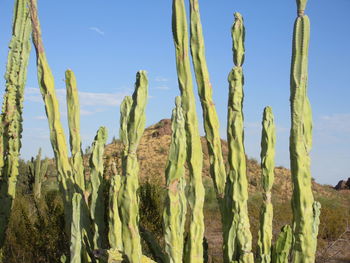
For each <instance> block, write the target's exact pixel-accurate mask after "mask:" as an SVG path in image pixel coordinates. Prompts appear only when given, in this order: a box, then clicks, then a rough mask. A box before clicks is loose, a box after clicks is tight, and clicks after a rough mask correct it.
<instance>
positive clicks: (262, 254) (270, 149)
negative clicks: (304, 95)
mask: <svg viewBox="0 0 350 263" xmlns="http://www.w3.org/2000/svg"><path fill="white" fill-rule="evenodd" d="M262 126H263V129H262V136H261V154H260V157H261V170H262V186H263V190H264V192H263V205H262V208H261V214H260V230H259V238H258V259H259V262H262V263H270V262H271V241H272V218H273V206H272V202H271V189H272V185H273V181H274V177H275V174H274V168H275V143H276V131H275V124H274V118H273V113H272V109H271V107H266V108H265V109H264V114H263V122H262Z"/></svg>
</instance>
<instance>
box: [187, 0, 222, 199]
mask: <svg viewBox="0 0 350 263" xmlns="http://www.w3.org/2000/svg"><path fill="white" fill-rule="evenodd" d="M190 7H191V12H190V13H191V54H192V62H193V67H194V72H195V75H196V81H197V87H198V95H199V98H200V101H201V105H202V109H203V120H204V131H205V138H206V140H207V145H208V153H209V160H210V161H209V163H210V174H211V177H212V178H213V181H214V186H215V190H216V194H217V198H218V200H219V202H220V205H221V203H222V199H223V197H224V192H225V183H226V170H225V165H224V159H223V157H222V150H221V138H220V124H219V118H218V114H217V112H216V108H215V104H214V102H213V95H212V94H213V90H212V86H211V83H210V77H209V71H208V67H207V61H206V58H205V46H204V38H203V30H202V24H201V18H200V13H199V3H198V0H190Z"/></svg>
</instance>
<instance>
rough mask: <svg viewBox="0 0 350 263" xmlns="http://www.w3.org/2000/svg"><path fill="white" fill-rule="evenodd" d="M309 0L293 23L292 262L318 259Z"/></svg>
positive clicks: (300, 6)
mask: <svg viewBox="0 0 350 263" xmlns="http://www.w3.org/2000/svg"><path fill="white" fill-rule="evenodd" d="M306 3H307V1H306V0H297V7H298V17H297V18H296V21H295V24H294V33H293V54H292V65H291V84H290V85H291V88H290V91H291V96H290V102H291V122H292V127H291V131H290V147H289V148H290V161H291V172H292V179H293V185H294V187H293V196H292V208H293V232H294V242H293V262H295V263H299V262H303V263H307V262H310V263H311V262H314V261H315V243H316V240H317V239H316V236H315V235H314V232H313V224H314V213H313V203H314V197H313V194H312V188H311V172H310V155H309V153H310V150H311V146H312V114H311V107H310V102H309V99H308V96H307V77H308V49H309V38H310V21H309V18H308V17H307V16H306V15H304V10H305V7H306Z"/></svg>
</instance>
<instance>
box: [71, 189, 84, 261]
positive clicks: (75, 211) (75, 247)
mask: <svg viewBox="0 0 350 263" xmlns="http://www.w3.org/2000/svg"><path fill="white" fill-rule="evenodd" d="M81 203H82V197H81V194H80V193H74V194H73V199H72V222H71V243H70V263H81V262H82V261H81V251H82V250H81V249H82V230H81Z"/></svg>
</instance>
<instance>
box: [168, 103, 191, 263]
mask: <svg viewBox="0 0 350 263" xmlns="http://www.w3.org/2000/svg"><path fill="white" fill-rule="evenodd" d="M171 121H172V138H171V143H170V149H169V157H168V162H167V166H166V170H165V177H166V185H167V189H168V191H167V197H166V201H165V209H164V213H163V222H164V240H165V252H166V261H165V262H167V263H181V262H183V258H182V257H183V247H184V245H183V240H184V234H183V233H184V230H185V219H186V211H187V208H186V202H187V201H186V195H185V187H186V180H185V178H184V176H185V162H186V131H185V119H184V116H183V112H182V108H181V97H176V108H175V109H174V110H173V114H172V118H171Z"/></svg>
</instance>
